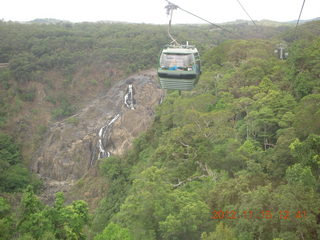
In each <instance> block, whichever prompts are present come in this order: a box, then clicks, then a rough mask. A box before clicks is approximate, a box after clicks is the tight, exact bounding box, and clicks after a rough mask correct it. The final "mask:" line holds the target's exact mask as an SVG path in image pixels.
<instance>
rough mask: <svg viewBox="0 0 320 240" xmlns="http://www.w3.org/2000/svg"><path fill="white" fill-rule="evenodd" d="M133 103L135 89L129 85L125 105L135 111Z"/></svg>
mask: <svg viewBox="0 0 320 240" xmlns="http://www.w3.org/2000/svg"><path fill="white" fill-rule="evenodd" d="M133 102H134V100H133V87H132V84H129V86H128V90H127V94H126V95H125V96H124V104H125V105H126V106H127V108H129V109H131V110H134V106H133Z"/></svg>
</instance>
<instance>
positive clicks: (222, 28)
mask: <svg viewBox="0 0 320 240" xmlns="http://www.w3.org/2000/svg"><path fill="white" fill-rule="evenodd" d="M166 1H167V2H168V4H169V5H171V4H172V5H174V6H175V7H177V8H179V9H180V10H182V11H184V12H186V13H188V14H190V15H192V16H194V17H197V18H199V19H201V20H203V21H205V22H207V23H209V24H211V25H213V26H215V27H217V28H220V29H221V30H223V31H226V32H228V33H230V34H233V35H235V36H239V35H237V34H235V33H233V32H231V31H229V30H228V29H226V28H224V27H221V26H219V25H217V24H214V23H213V22H210V21H208V20H206V19H204V18H202V17H200V16H198V15H196V14H194V13H192V12H189V11H187V10H185V9H183V8H181V7H179V6H178V5H176V4H174V3H172V2H170V1H168V0H166Z"/></svg>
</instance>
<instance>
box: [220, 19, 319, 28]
mask: <svg viewBox="0 0 320 240" xmlns="http://www.w3.org/2000/svg"><path fill="white" fill-rule="evenodd" d="M318 20H320V17H318V18H313V19H306V20H300V24H303V23H307V22H313V21H318ZM255 22H256V23H257V24H258V25H260V26H270V27H279V26H284V25H286V26H288V25H295V24H296V23H297V20H291V21H287V22H277V21H272V20H268V19H262V20H260V21H255ZM223 24H228V25H229V24H230V25H233V24H247V25H252V24H253V23H252V22H251V21H249V20H243V19H237V20H236V21H232V22H226V23H223Z"/></svg>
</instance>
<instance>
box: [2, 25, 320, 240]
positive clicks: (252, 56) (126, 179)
mask: <svg viewBox="0 0 320 240" xmlns="http://www.w3.org/2000/svg"><path fill="white" fill-rule="evenodd" d="M231 28H232V29H233V30H235V31H239V33H241V34H242V37H241V39H230V38H232V37H230V36H227V34H225V33H223V32H221V31H212V30H211V31H210V28H208V26H177V27H176V30H175V31H176V35H177V38H180V39H183V40H189V41H190V39H192V40H193V42H192V44H196V45H197V46H198V48H199V49H200V53H201V58H202V66H203V68H202V71H203V72H202V75H201V78H200V81H199V84H198V86H197V87H196V88H195V89H194V90H192V91H190V92H183V93H182V96H179V95H178V93H177V92H170V91H168V92H167V95H166V97H165V100H164V102H163V103H162V104H161V105H159V107H158V109H157V111H156V117H155V120H154V123H153V125H152V127H151V128H150V129H149V130H148V131H147V132H145V133H143V134H142V135H141V136H140V137H139V138H137V139H136V140H135V143H134V147H133V149H132V150H131V151H129V152H128V153H126V154H125V155H124V156H112V157H109V158H105V159H102V160H100V161H99V169H100V175H102V176H104V177H105V184H107V185H108V191H107V192H106V193H105V197H104V198H103V199H102V201H101V202H100V205H99V207H98V208H97V209H96V210H94V209H91V211H89V210H90V209H89V207H88V204H87V203H86V202H85V201H83V200H77V201H74V202H72V203H67V204H66V203H65V200H64V196H63V194H62V193H58V194H57V196H56V200H55V202H54V204H53V205H52V206H47V205H45V204H43V203H41V202H40V200H39V199H38V197H37V196H36V194H35V193H34V192H39V191H41V183H40V182H39V180H37V178H36V177H35V176H33V175H32V174H31V173H29V172H28V170H27V167H26V166H27V165H28V161H30V152H28V151H27V150H24V149H26V148H31V150H32V149H36V148H37V146H38V145H39V144H40V143H41V138H42V137H43V134H44V132H45V131H46V126H47V124H49V123H50V122H54V121H57V120H60V119H63V118H65V117H67V116H70V115H72V114H73V113H75V112H76V111H77V109H79V108H80V107H81V104H83V102H85V101H86V100H87V99H90V98H91V97H92V96H93V95H94V94H95V88H99V87H102V88H103V89H107V88H108V87H109V86H110V85H112V84H113V83H114V82H116V81H117V80H118V79H120V78H121V77H123V76H127V75H129V74H131V73H133V72H136V71H138V70H142V69H146V68H150V67H155V66H156V64H157V56H158V53H159V50H160V49H161V47H162V46H163V45H164V44H165V43H166V41H167V37H166V28H165V27H164V26H156V25H145V24H142V25H138V24H103V23H99V24H67V23H62V24H52V25H39V24H30V25H24V24H17V23H5V22H1V23H0V33H1V34H0V38H1V44H0V62H6V63H9V67H8V68H0V98H1V103H0V128H1V132H2V133H1V135H0V161H1V162H0V163H1V169H0V171H1V175H0V178H1V185H0V190H1V195H0V196H1V197H0V217H1V219H0V229H1V230H0V239H94V240H102V239H146V240H148V239H150V240H151V239H186V240H188V239H190V240H191V239H192V240H193V239H202V240H213V239H226V240H227V239H228V240H233V239H239V240H240V239H241V240H251V239H252V240H253V239H263V240H264V239H266V240H269V239H270V240H276V239H277V240H280V239H282V240H287V239H288V240H289V239H290V240H291V239H293V240H295V239H310V240H312V239H319V238H320V178H319V174H320V172H319V171H320V92H319V91H320V81H319V78H320V37H319V33H320V22H319V21H317V22H310V23H306V24H304V25H302V26H300V27H299V31H298V32H295V31H293V30H292V29H291V30H290V29H288V27H278V28H272V27H261V28H259V27H255V26H246V25H239V26H233V27H231ZM244 36H245V37H244ZM280 41H286V42H287V45H288V48H287V49H286V51H288V53H289V55H288V58H287V59H286V60H281V59H279V58H278V55H276V54H275V53H274V50H275V48H276V46H277V44H279V42H280ZM105 63H108V64H107V65H106V64H105ZM96 66H99V67H96ZM106 68H107V69H108V70H110V71H111V72H112V74H111V75H110V71H108V72H106V71H105V72H103V73H101V75H99V74H98V75H97V74H96V72H97V71H101V70H102V69H106ZM83 69H85V71H84V70H83ZM108 74H109V75H108ZM79 75H85V77H86V79H82V78H81V77H79ZM88 79H91V80H89V81H88ZM39 85H40V86H41V87H40V88H39ZM88 86H89V87H88ZM39 89H43V91H45V93H46V98H45V99H43V101H39V100H38V97H37V93H38V91H39ZM85 89H86V90H87V92H86V91H84V90H85ZM84 93H86V94H87V95H85V94H84ZM79 94H84V96H83V97H82V98H80V97H79ZM39 104H45V106H46V109H41V108H40V107H39ZM29 113H30V114H29ZM28 114H29V115H28ZM31 115H33V116H35V118H34V119H33V118H30V116H31ZM43 115H47V117H46V118H42V116H43ZM36 118H37V119H36ZM38 118H40V120H39V119H38ZM70 121H72V119H71V120H70ZM39 123H40V124H39ZM28 141H31V142H28ZM79 199H81V196H79ZM89 212H91V213H90V214H89Z"/></svg>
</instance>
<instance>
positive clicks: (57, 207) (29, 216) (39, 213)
mask: <svg viewBox="0 0 320 240" xmlns="http://www.w3.org/2000/svg"><path fill="white" fill-rule="evenodd" d="M88 221H89V215H88V205H87V203H86V202H84V201H82V200H79V201H74V202H72V203H71V204H70V205H67V206H65V205H64V196H63V194H62V193H57V195H56V200H55V204H54V206H53V207H48V206H45V205H43V204H42V203H41V202H40V200H39V199H38V198H37V197H36V196H35V195H34V193H33V191H32V188H31V187H28V188H27V189H26V191H25V193H24V195H23V197H22V201H21V219H20V221H19V224H18V231H19V234H20V235H21V236H22V239H24V238H26V236H29V237H32V238H33V239H48V240H49V239H68V240H71V239H84V234H83V232H82V231H83V227H84V226H85V225H86V224H87V223H88Z"/></svg>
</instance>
